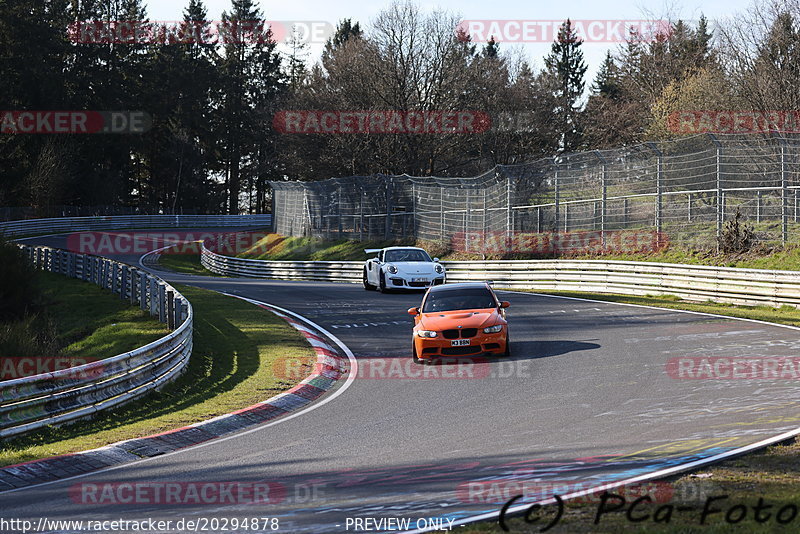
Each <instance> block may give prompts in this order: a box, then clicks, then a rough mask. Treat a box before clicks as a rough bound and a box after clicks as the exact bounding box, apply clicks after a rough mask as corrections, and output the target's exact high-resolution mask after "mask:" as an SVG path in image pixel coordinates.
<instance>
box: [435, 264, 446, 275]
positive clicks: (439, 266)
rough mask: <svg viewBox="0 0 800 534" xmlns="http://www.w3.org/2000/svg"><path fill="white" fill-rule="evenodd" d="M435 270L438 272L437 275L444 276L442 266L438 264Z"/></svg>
mask: <svg viewBox="0 0 800 534" xmlns="http://www.w3.org/2000/svg"><path fill="white" fill-rule="evenodd" d="M434 269H435V270H436V272H437V273H439V274H442V273H443V272H444V267H442V266H441V265H439V264H438V263H437V264H436V267H434Z"/></svg>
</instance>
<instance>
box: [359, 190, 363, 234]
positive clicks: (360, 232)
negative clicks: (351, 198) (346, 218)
mask: <svg viewBox="0 0 800 534" xmlns="http://www.w3.org/2000/svg"><path fill="white" fill-rule="evenodd" d="M358 215H359V218H358V239H359V241H363V240H364V191H363V190H361V191H360V193H359V195H358Z"/></svg>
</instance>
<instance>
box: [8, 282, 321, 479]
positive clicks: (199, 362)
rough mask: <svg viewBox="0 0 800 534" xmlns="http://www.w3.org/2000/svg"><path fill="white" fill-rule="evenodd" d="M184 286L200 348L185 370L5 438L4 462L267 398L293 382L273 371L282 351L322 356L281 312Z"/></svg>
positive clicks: (306, 358)
mask: <svg viewBox="0 0 800 534" xmlns="http://www.w3.org/2000/svg"><path fill="white" fill-rule="evenodd" d="M177 289H178V290H179V291H180V292H181V293H183V294H184V295H185V296H186V297H187V298H188V299H189V301H190V302H191V303H192V306H193V307H194V312H195V326H194V350H193V353H192V358H191V360H190V362H189V364H188V366H187V370H186V372H185V373H184V374H183V376H181V377H180V378H179V379H178V380H176V381H175V382H173V383H172V384H170V385H168V386H166V387H165V388H164V389H163V390H162V391H160V392H155V393H151V394H150V395H148V396H146V397H145V398H142V399H140V400H138V401H135V402H134V403H132V404H130V405H128V406H125V407H122V408H120V409H118V410H114V411H113V412H109V413H106V414H103V415H101V416H100V417H98V418H96V419H93V420H91V421H83V422H79V423H76V424H74V425H69V426H64V427H60V428H48V429H43V430H41V431H39V432H36V433H33V434H30V435H28V436H23V437H20V438H18V439H15V440H12V441H8V442H5V443H2V444H1V445H0V465H10V464H16V463H19V462H25V461H29V460H34V459H38V458H45V457H48V456H53V455H58V454H66V453H70V452H76V451H82V450H86V449H91V448H95V447H100V446H103V445H107V444H109V443H114V442H116V441H120V440H125V439H131V438H135V437H142V436H147V435H150V434H154V433H158V432H163V431H166V430H170V429H174V428H179V427H181V426H184V425H187V424H191V423H195V422H198V421H202V420H205V419H209V418H211V417H214V416H217V415H222V414H225V413H229V412H231V411H234V410H236V409H240V408H244V407H247V406H250V405H252V404H254V403H256V402H259V401H263V400H266V399H268V398H269V397H271V396H273V395H275V394H277V393H279V392H281V391H285V390H287V389H289V388H290V387H292V386H293V385H294V383H293V382H291V381H288V380H285V379H282V378H279V377H276V376H275V375H274V374H273V372H272V364H273V363H274V362H276V361H278V359H279V358H299V359H300V361H302V362H307V368H308V370H309V372H310V370H311V369H312V368H313V364H314V361H315V358H316V357H315V355H314V352H313V350H312V349H311V347H310V346H309V345H308V343H307V342H306V340H305V338H304V337H303V336H302V335H300V333H299V332H297V331H296V330H295V329H294V328H292V327H291V326H289V325H288V324H287V323H286V322H285V321H283V320H282V319H280V318H278V317H277V316H275V315H274V314H272V313H270V312H268V311H266V310H263V309H261V308H258V307H256V306H254V305H252V304H249V303H247V302H244V301H242V300H239V299H235V298H231V297H226V296H223V295H220V294H218V293H215V292H213V291H207V290H203V289H198V288H194V287H189V286H178V287H177Z"/></svg>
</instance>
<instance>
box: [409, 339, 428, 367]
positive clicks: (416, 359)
mask: <svg viewBox="0 0 800 534" xmlns="http://www.w3.org/2000/svg"><path fill="white" fill-rule="evenodd" d="M411 359H412V360H414V363H419V364H424V363H425V360H423V359H422V358H420V357H418V356H417V344H416V343H414V342H413V341H412V342H411Z"/></svg>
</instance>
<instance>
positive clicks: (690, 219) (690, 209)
mask: <svg viewBox="0 0 800 534" xmlns="http://www.w3.org/2000/svg"><path fill="white" fill-rule="evenodd" d="M686 212H687V214H688V216H689V222H692V194H691V193H689V203H688V204H687V206H686Z"/></svg>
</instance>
